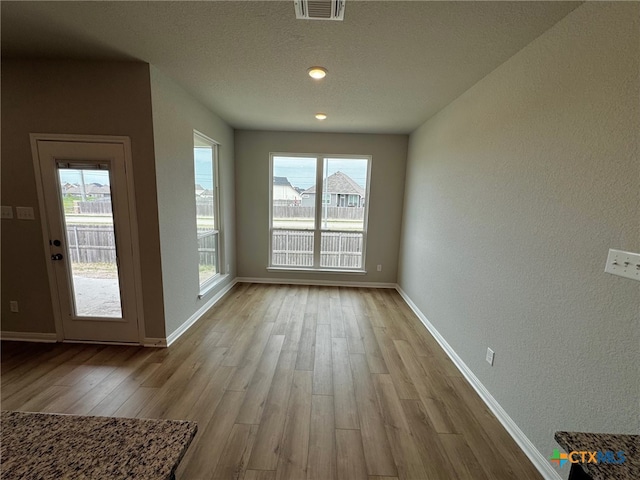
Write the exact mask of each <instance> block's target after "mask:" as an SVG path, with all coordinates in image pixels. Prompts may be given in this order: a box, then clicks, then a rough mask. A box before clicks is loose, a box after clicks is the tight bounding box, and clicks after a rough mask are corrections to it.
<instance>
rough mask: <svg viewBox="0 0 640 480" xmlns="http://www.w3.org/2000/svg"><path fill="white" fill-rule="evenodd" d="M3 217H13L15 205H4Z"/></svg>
mask: <svg viewBox="0 0 640 480" xmlns="http://www.w3.org/2000/svg"><path fill="white" fill-rule="evenodd" d="M2 218H13V207H5V206H4V205H3V206H2Z"/></svg>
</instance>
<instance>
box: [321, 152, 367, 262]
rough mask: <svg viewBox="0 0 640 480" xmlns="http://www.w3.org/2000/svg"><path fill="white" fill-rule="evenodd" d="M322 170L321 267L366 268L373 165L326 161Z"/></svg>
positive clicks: (350, 160) (348, 160)
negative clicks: (367, 203) (366, 215)
mask: <svg viewBox="0 0 640 480" xmlns="http://www.w3.org/2000/svg"><path fill="white" fill-rule="evenodd" d="M322 168H323V171H322V191H323V202H322V212H321V219H322V221H321V224H320V227H321V229H322V233H321V243H320V266H321V267H330V268H331V267H332V268H362V253H363V252H362V251H363V240H364V210H365V199H366V196H367V192H366V185H367V169H368V168H369V161H368V160H367V159H363V158H325V159H323V164H322Z"/></svg>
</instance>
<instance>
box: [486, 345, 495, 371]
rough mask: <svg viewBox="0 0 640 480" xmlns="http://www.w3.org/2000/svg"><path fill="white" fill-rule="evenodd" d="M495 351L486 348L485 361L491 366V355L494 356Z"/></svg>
mask: <svg viewBox="0 0 640 480" xmlns="http://www.w3.org/2000/svg"><path fill="white" fill-rule="evenodd" d="M495 355H496V354H495V352H494V351H493V350H491V349H490V348H487V363H488V364H489V365H491V366H492V367H493V357H495Z"/></svg>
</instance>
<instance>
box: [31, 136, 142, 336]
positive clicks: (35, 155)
mask: <svg viewBox="0 0 640 480" xmlns="http://www.w3.org/2000/svg"><path fill="white" fill-rule="evenodd" d="M29 137H30V141H31V154H32V159H33V168H34V173H35V180H36V189H37V191H38V206H39V208H40V225H41V227H42V240H43V246H44V254H45V263H46V266H47V275H48V279H49V291H50V293H51V303H52V307H53V318H54V323H55V327H56V339H57V341H58V342H70V343H77V342H78V341H77V340H65V338H64V330H63V326H62V318H61V316H60V311H61V308H60V299H59V292H58V284H57V280H56V275H55V271H54V267H53V264H52V263H51V259H50V255H51V254H50V252H49V248H50V245H49V240H50V238H49V220H48V218H47V214H46V211H47V209H46V205H45V201H44V186H43V184H42V172H41V170H40V156H39V152H38V141H52V142H56V141H57V142H79V143H114V144H120V145H122V147H123V149H124V166H125V176H126V179H127V186H126V188H127V193H128V197H129V198H128V199H129V205H128V209H129V223H130V231H131V250H132V256H133V287H134V292H132V293H133V298H132V299H130V301H131V302H133V304H134V306H135V312H136V316H137V321H138V344H140V345H143V344H144V338H145V336H146V335H145V324H144V306H143V303H142V274H141V263H140V240H139V236H138V216H137V211H136V200H135V199H136V197H135V187H134V181H133V162H132V157H131V139H130V138H129V137H125V136H112V135H74V134H55V133H31V134H29ZM80 343H108V344H118V343H121V344H124V345H131V343H128V342H98V341H91V342H89V341H86V342H85V341H83V342H80Z"/></svg>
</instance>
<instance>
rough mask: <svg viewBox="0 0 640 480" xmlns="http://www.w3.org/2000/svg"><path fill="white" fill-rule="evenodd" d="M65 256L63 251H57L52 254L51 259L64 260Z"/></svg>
mask: <svg viewBox="0 0 640 480" xmlns="http://www.w3.org/2000/svg"><path fill="white" fill-rule="evenodd" d="M63 258H64V257H63V256H62V254H61V253H56V254H55V255H51V260H62V259H63Z"/></svg>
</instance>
